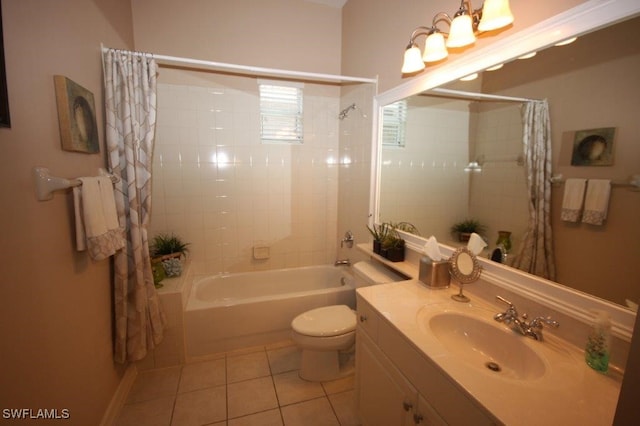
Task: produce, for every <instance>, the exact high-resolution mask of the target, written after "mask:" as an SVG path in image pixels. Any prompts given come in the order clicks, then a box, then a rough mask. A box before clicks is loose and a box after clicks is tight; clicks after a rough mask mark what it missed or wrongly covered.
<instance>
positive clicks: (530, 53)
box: [518, 52, 538, 59]
mask: <svg viewBox="0 0 640 426" xmlns="http://www.w3.org/2000/svg"><path fill="white" fill-rule="evenodd" d="M537 54H538V52H529V53H527V54H526V55H522V56H519V57H518V59H529V58H533V57H534V56H536V55H537Z"/></svg>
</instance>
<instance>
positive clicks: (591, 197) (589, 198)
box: [582, 179, 611, 225]
mask: <svg viewBox="0 0 640 426" xmlns="http://www.w3.org/2000/svg"><path fill="white" fill-rule="evenodd" d="M610 193H611V181H610V180H609V179H589V183H588V184H587V195H585V200H584V214H583V215H582V223H588V224H590V225H602V224H603V223H604V220H605V219H606V218H607V210H608V209H609V195H610Z"/></svg>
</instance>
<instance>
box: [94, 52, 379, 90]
mask: <svg viewBox="0 0 640 426" xmlns="http://www.w3.org/2000/svg"><path fill="white" fill-rule="evenodd" d="M109 50H110V49H109V48H108V47H104V46H103V47H102V53H103V54H104V53H106V52H107V51H109ZM113 50H115V51H117V52H125V53H130V54H132V55H136V56H146V55H149V56H151V57H153V58H154V59H155V60H156V61H158V63H159V64H164V65H174V64H183V65H195V66H198V67H206V68H216V69H220V70H229V71H243V72H248V73H252V74H265V75H270V76H279V77H297V78H303V79H305V78H306V79H311V80H322V81H343V82H355V83H377V82H378V79H377V78H364V77H350V76H345V75H335V74H322V73H312V72H305V71H290V70H284V69H277V68H264V67H254V66H249V65H238V64H229V63H225V62H213V61H205V60H201V59H192V58H181V57H178V56H167V55H157V54H155V53H143V52H134V51H131V50H122V49H113Z"/></svg>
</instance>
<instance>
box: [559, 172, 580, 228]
mask: <svg viewBox="0 0 640 426" xmlns="http://www.w3.org/2000/svg"><path fill="white" fill-rule="evenodd" d="M586 183H587V180H586V179H567V181H566V182H565V183H564V196H563V198H562V212H561V213H560V219H562V220H564V221H565V222H577V221H578V219H580V212H582V202H583V200H584V187H585V185H586Z"/></svg>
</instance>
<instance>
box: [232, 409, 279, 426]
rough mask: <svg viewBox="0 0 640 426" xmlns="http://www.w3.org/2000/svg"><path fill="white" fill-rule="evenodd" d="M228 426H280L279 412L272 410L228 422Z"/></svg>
mask: <svg viewBox="0 0 640 426" xmlns="http://www.w3.org/2000/svg"><path fill="white" fill-rule="evenodd" d="M228 426H282V416H281V415H280V410H278V409H274V410H269V411H263V412H262V413H256V414H251V415H250V416H245V417H238V418H237V419H231V420H229V424H228Z"/></svg>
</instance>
